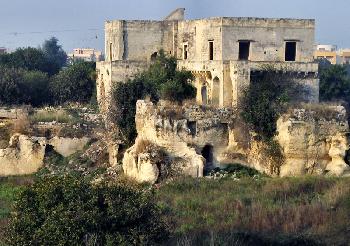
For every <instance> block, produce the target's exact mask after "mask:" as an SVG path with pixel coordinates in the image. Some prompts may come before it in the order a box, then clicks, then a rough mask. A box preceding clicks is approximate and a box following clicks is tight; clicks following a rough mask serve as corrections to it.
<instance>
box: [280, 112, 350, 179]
mask: <svg viewBox="0 0 350 246" xmlns="http://www.w3.org/2000/svg"><path fill="white" fill-rule="evenodd" d="M322 110H324V111H325V112H323V113H322V112H318V111H317V110H315V109H294V111H293V112H292V113H290V114H287V115H284V116H283V117H281V118H280V119H279V120H278V122H277V132H278V135H277V136H276V139H277V140H278V142H279V143H280V145H281V146H282V148H283V152H284V156H285V162H284V164H283V165H282V166H281V170H280V176H296V175H304V174H325V173H328V174H330V175H336V176H341V175H343V174H345V173H346V171H347V170H348V169H349V166H348V165H347V164H346V163H345V161H344V158H345V155H346V151H347V150H348V149H349V142H348V139H347V133H348V131H349V126H348V123H347V119H346V112H345V109H344V108H343V107H341V106H336V107H335V106H333V107H330V106H328V107H326V106H324V109H322Z"/></svg>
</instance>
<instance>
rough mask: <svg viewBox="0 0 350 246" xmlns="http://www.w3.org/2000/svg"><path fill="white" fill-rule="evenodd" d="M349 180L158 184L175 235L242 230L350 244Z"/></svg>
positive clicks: (181, 181)
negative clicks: (173, 222) (349, 235)
mask: <svg viewBox="0 0 350 246" xmlns="http://www.w3.org/2000/svg"><path fill="white" fill-rule="evenodd" d="M349 187H350V178H343V179H336V178H323V177H303V178H284V179H280V178H277V179H269V178H266V179H261V180H253V179H248V178H247V179H241V180H240V181H233V180H230V179H224V180H219V181H213V180H210V181H209V180H204V179H202V180H193V179H184V180H179V181H176V182H174V183H171V184H168V185H166V186H164V187H162V188H161V189H160V190H159V193H158V197H159V198H158V199H159V200H160V204H161V206H163V207H165V208H167V209H168V210H169V211H171V212H169V216H170V220H171V219H172V220H175V225H174V231H175V233H177V235H189V234H193V233H194V234H195V233H198V232H203V231H206V232H215V233H218V232H225V233H226V232H234V231H244V232H247V233H252V234H260V235H261V234H262V235H269V236H272V237H277V236H279V235H287V236H300V235H302V236H306V237H310V238H317V239H321V240H323V241H324V242H326V243H332V244H334V245H338V244H344V245H347V244H349V243H350V238H349V237H348V230H349V229H350V221H349V219H345V218H349V217H350V188H349Z"/></svg>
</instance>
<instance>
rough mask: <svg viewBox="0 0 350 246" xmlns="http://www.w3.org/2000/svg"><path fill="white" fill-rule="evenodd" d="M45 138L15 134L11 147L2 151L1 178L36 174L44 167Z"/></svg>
mask: <svg viewBox="0 0 350 246" xmlns="http://www.w3.org/2000/svg"><path fill="white" fill-rule="evenodd" d="M45 146H46V139H45V138H34V137H33V138H30V137H28V136H25V135H20V134H15V135H14V136H12V137H11V140H10V145H9V147H8V148H6V149H0V176H10V175H26V174H31V173H35V172H36V171H37V170H38V169H39V168H40V167H42V165H43V159H44V155H45Z"/></svg>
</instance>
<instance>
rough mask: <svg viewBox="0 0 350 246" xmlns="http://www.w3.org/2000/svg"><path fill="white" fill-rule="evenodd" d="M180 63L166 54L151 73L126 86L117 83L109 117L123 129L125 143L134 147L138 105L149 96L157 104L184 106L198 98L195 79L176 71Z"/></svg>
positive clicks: (160, 53)
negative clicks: (181, 103) (158, 102)
mask: <svg viewBox="0 0 350 246" xmlns="http://www.w3.org/2000/svg"><path fill="white" fill-rule="evenodd" d="M176 67H177V65H176V59H175V58H174V57H167V56H166V55H165V54H164V52H163V51H160V52H159V55H158V56H157V58H156V59H155V61H154V62H153V63H152V64H151V66H150V67H149V69H148V70H146V71H144V72H142V73H140V74H138V75H137V76H136V77H135V79H133V80H130V81H127V82H126V83H117V84H116V85H115V87H114V88H113V95H112V98H113V104H112V106H111V108H110V110H109V111H110V115H109V117H110V118H111V120H112V121H113V122H115V123H116V124H117V126H118V127H119V132H120V134H121V137H122V139H123V140H124V142H125V143H126V144H127V145H130V144H133V142H134V140H135V138H136V135H137V132H136V126H135V114H136V102H137V100H140V99H144V98H145V97H146V96H149V97H150V99H151V100H152V101H153V102H157V101H158V100H159V99H164V100H171V101H177V102H182V101H183V100H184V99H189V98H194V97H195V95H196V89H195V88H194V87H193V86H192V84H191V81H192V80H193V75H192V74H191V73H190V72H188V71H184V70H182V71H178V70H177V69H176Z"/></svg>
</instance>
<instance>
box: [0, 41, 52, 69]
mask: <svg viewBox="0 0 350 246" xmlns="http://www.w3.org/2000/svg"><path fill="white" fill-rule="evenodd" d="M0 64H1V65H4V66H7V67H13V68H23V69H26V70H32V71H35V70H36V71H41V72H45V73H47V72H48V70H47V69H48V60H47V59H46V57H45V54H44V52H43V51H42V50H40V49H36V48H32V47H27V48H18V49H17V50H15V51H14V52H12V53H8V54H3V55H0Z"/></svg>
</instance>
